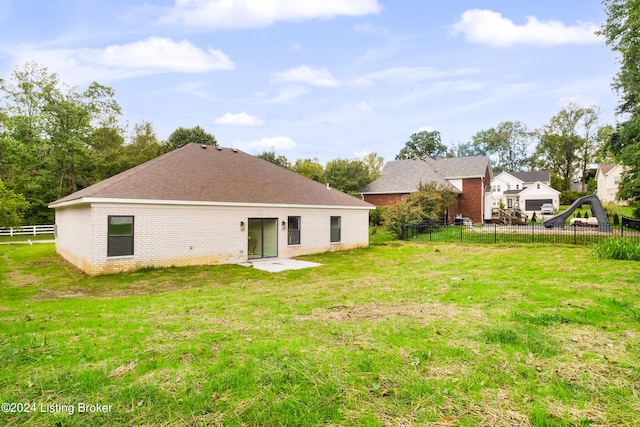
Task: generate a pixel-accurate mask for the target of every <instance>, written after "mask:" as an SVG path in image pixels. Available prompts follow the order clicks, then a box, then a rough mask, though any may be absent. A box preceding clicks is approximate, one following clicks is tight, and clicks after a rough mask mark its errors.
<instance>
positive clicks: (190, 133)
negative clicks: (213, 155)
mask: <svg viewBox="0 0 640 427" xmlns="http://www.w3.org/2000/svg"><path fill="white" fill-rule="evenodd" d="M192 142H193V143H196V144H206V145H218V141H216V137H215V136H213V135H212V134H210V133H208V132H207V131H205V130H204V129H202V128H201V127H200V126H196V127H192V128H183V127H179V128H178V129H176V130H174V131H173V133H172V134H171V135H169V138H168V139H167V143H166V150H167V151H171V150H175V149H176V148H180V147H182V146H183V145H187V144H190V143H192Z"/></svg>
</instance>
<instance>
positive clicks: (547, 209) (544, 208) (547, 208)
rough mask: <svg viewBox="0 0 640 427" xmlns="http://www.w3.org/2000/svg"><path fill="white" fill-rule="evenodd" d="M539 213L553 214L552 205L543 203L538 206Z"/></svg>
mask: <svg viewBox="0 0 640 427" xmlns="http://www.w3.org/2000/svg"><path fill="white" fill-rule="evenodd" d="M540 213H541V214H542V215H553V205H552V204H551V203H543V204H542V206H540Z"/></svg>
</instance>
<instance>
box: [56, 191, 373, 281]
mask: <svg viewBox="0 0 640 427" xmlns="http://www.w3.org/2000/svg"><path fill="white" fill-rule="evenodd" d="M109 215H131V216H133V217H134V218H135V219H134V254H133V255H132V256H124V257H107V221H108V216H109ZM289 216H299V217H300V223H301V226H300V245H288V244H287V230H286V227H285V230H283V229H282V222H283V221H284V222H285V224H287V222H288V217H289ZM331 216H340V217H341V239H340V240H341V241H340V242H337V243H331V242H330V217H331ZM249 218H277V219H278V221H277V224H278V227H277V229H278V257H281V258H290V257H294V256H298V255H305V254H312V253H319V252H326V251H330V250H343V249H350V248H355V247H363V246H367V245H368V239H369V232H368V218H369V211H368V210H367V209H362V208H360V209H354V208H312V207H292V208H289V207H237V206H234V207H224V206H223V207H221V206H196V205H168V204H167V205H162V204H141V203H138V204H135V203H132V204H126V203H121V204H116V203H93V204H91V205H88V204H87V205H83V206H82V207H81V208H78V207H66V208H65V207H59V208H57V209H56V224H57V226H58V238H57V241H56V248H57V251H58V253H59V254H60V255H62V256H63V257H64V258H65V259H67V260H68V261H69V262H71V263H72V264H74V265H75V266H77V267H78V268H80V269H81V270H82V271H84V272H85V273H87V274H89V275H95V274H105V273H111V272H118V271H129V270H135V269H138V268H141V267H146V266H154V267H166V266H184V265H211V264H227V263H237V262H244V261H247V249H248V242H247V239H248V219H249ZM241 221H243V222H244V223H245V227H244V231H242V230H241V227H240V222H241Z"/></svg>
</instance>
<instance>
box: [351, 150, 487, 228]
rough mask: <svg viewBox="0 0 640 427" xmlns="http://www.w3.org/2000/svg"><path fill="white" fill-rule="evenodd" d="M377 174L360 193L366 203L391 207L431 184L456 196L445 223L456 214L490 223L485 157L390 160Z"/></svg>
mask: <svg viewBox="0 0 640 427" xmlns="http://www.w3.org/2000/svg"><path fill="white" fill-rule="evenodd" d="M381 174H382V175H381V177H380V178H378V179H377V180H375V181H373V182H372V183H371V184H369V185H367V186H366V187H365V188H363V189H362V190H361V191H360V193H361V194H362V196H363V198H364V200H365V201H366V202H369V203H371V204H374V205H376V206H388V205H392V204H395V203H398V202H400V201H401V200H402V198H403V197H406V196H407V195H408V194H411V193H414V192H417V191H418V188H419V187H420V184H435V185H436V186H440V187H443V188H448V189H450V190H452V191H453V192H454V193H457V194H458V203H457V205H456V206H453V207H452V208H451V209H449V215H450V218H449V222H451V221H452V219H453V217H454V216H455V215H458V214H459V215H462V216H463V217H468V218H470V219H471V220H472V221H473V222H476V223H482V222H484V221H485V219H487V220H490V219H491V205H490V198H489V197H488V196H489V193H488V190H489V183H490V182H491V178H492V177H493V172H492V170H491V162H490V160H489V158H488V157H452V158H445V159H438V160H435V159H432V158H430V157H424V158H421V159H412V160H394V161H390V162H387V164H386V165H385V166H384V168H383V169H382V172H381Z"/></svg>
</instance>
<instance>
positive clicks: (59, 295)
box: [30, 288, 87, 301]
mask: <svg viewBox="0 0 640 427" xmlns="http://www.w3.org/2000/svg"><path fill="white" fill-rule="evenodd" d="M86 296H87V294H86V293H84V292H82V291H81V290H79V289H77V288H76V289H73V288H70V289H65V290H59V291H58V290H56V291H54V290H51V289H40V291H39V292H38V293H37V294H35V295H34V296H32V297H31V298H30V299H31V300H34V301H55V300H58V299H66V298H80V297H86Z"/></svg>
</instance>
